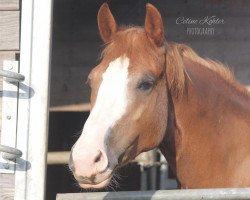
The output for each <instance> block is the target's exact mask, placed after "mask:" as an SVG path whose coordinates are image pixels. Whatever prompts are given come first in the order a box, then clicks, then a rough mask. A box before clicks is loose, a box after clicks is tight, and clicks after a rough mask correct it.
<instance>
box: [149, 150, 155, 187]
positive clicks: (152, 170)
mask: <svg viewBox="0 0 250 200" xmlns="http://www.w3.org/2000/svg"><path fill="white" fill-rule="evenodd" d="M151 154H152V166H151V167H150V171H149V173H150V190H156V181H157V167H156V165H154V163H155V162H156V157H157V151H156V149H153V150H152V151H151Z"/></svg>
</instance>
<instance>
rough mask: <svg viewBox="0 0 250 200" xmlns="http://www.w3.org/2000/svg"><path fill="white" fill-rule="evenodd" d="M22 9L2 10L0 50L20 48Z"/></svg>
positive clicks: (0, 14)
mask: <svg viewBox="0 0 250 200" xmlns="http://www.w3.org/2000/svg"><path fill="white" fill-rule="evenodd" d="M19 29H20V11H0V50H19Z"/></svg>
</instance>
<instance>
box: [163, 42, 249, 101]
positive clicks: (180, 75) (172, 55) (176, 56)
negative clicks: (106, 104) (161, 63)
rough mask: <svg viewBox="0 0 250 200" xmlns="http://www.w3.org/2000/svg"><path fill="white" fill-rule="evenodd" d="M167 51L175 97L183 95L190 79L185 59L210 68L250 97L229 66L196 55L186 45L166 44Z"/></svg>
mask: <svg viewBox="0 0 250 200" xmlns="http://www.w3.org/2000/svg"><path fill="white" fill-rule="evenodd" d="M166 49H167V53H166V65H167V67H166V68H167V69H166V70H167V80H168V85H169V88H170V90H171V92H172V94H173V95H174V96H175V97H179V96H182V95H183V93H184V90H185V81H186V78H188V77H189V76H188V73H187V72H186V69H185V64H184V62H183V58H187V59H190V60H191V61H193V62H195V63H198V64H199V65H201V66H203V67H207V68H209V69H210V70H212V71H214V72H215V73H217V74H218V75H219V76H220V77H221V78H222V79H224V80H225V81H227V82H228V83H229V84H231V85H233V86H235V87H236V88H237V89H238V90H240V91H241V92H243V93H244V94H248V95H249V92H248V91H247V89H246V88H244V87H242V86H241V85H240V83H238V82H237V80H236V79H235V76H234V74H233V72H232V71H231V70H230V69H229V67H228V66H227V65H224V64H222V63H221V62H218V61H214V60H211V59H207V58H206V59H205V58H202V57H200V56H199V55H198V54H197V53H195V52H194V50H193V49H192V48H190V47H189V46H187V45H184V44H177V43H168V44H166Z"/></svg>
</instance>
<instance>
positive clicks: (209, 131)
mask: <svg viewBox="0 0 250 200" xmlns="http://www.w3.org/2000/svg"><path fill="white" fill-rule="evenodd" d="M185 68H186V69H185V70H186V81H185V83H186V88H185V89H186V90H185V92H184V95H183V96H182V97H181V98H175V97H174V95H172V94H171V92H169V95H168V97H169V103H168V104H169V105H168V109H169V111H168V112H169V115H168V126H167V130H166V134H165V137H164V139H163V141H162V143H161V145H160V149H161V151H162V153H163V154H164V156H165V157H166V159H167V160H168V162H169V165H170V168H171V169H172V170H173V172H174V173H175V174H176V176H177V180H179V181H180V183H181V185H185V183H183V182H185V181H186V179H187V178H186V177H187V175H186V174H185V172H184V171H187V169H188V168H189V172H188V173H190V170H193V171H195V170H198V169H195V167H197V168H198V166H199V164H197V163H195V162H197V161H196V160H195V159H196V158H197V157H199V156H200V155H201V156H203V157H204V156H206V155H207V154H208V153H213V152H209V151H208V150H210V151H212V150H211V149H213V145H214V143H215V142H217V141H218V140H217V136H218V134H224V135H222V138H223V137H227V135H226V134H225V133H228V132H230V131H232V132H233V131H234V130H233V129H235V128H234V127H233V126H232V127H230V126H229V124H228V123H230V122H233V121H234V120H237V121H238V125H239V126H242V127H243V129H244V128H245V129H246V130H250V126H249V125H246V123H245V122H246V121H247V122H248V124H249V123H250V109H249V108H250V97H249V95H248V94H247V93H244V92H242V91H244V89H243V87H242V88H238V87H239V86H238V85H232V84H231V83H229V82H228V81H227V80H225V79H223V77H221V75H219V74H218V73H216V72H215V71H213V70H211V69H209V68H207V67H204V66H199V64H197V63H194V62H192V61H190V60H186V61H185ZM241 119H242V120H241ZM227 122H228V123H227ZM231 124H233V123H231ZM228 134H229V136H230V137H232V135H230V133H228ZM204 141H206V142H204ZM220 142H221V141H220ZM200 145H203V147H204V145H205V148H203V149H204V151H200V148H201V146H200ZM225 148H226V147H225ZM228 155H229V154H228ZM207 160H208V161H209V159H207ZM199 162H203V163H205V165H206V161H205V160H204V161H199ZM180 163H182V165H181V164H180ZM184 165H185V166H184ZM182 166H184V168H185V169H184V168H183V167H182ZM189 166H190V167H189ZM207 166H209V164H208V163H207ZM199 167H200V166H199ZM203 169H204V167H203ZM207 170H209V169H207ZM204 171H206V169H204ZM208 173H209V172H208ZM191 174H192V173H190V175H191Z"/></svg>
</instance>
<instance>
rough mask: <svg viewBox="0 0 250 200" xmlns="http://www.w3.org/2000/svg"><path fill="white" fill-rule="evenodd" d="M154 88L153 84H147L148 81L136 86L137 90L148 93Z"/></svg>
mask: <svg viewBox="0 0 250 200" xmlns="http://www.w3.org/2000/svg"><path fill="white" fill-rule="evenodd" d="M153 86H154V83H153V82H149V81H143V82H141V83H140V84H139V85H138V89H139V90H142V91H148V90H150V89H152V88H153Z"/></svg>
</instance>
